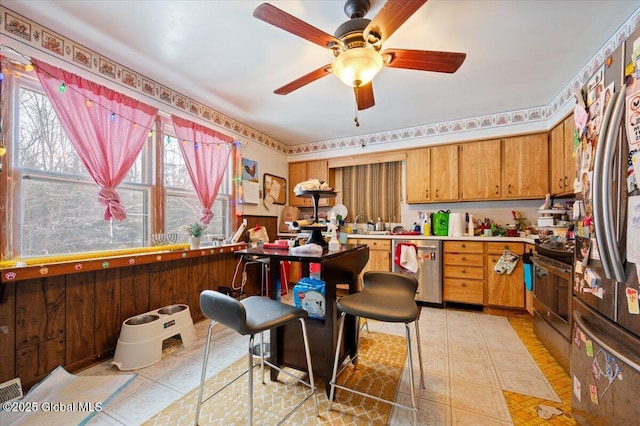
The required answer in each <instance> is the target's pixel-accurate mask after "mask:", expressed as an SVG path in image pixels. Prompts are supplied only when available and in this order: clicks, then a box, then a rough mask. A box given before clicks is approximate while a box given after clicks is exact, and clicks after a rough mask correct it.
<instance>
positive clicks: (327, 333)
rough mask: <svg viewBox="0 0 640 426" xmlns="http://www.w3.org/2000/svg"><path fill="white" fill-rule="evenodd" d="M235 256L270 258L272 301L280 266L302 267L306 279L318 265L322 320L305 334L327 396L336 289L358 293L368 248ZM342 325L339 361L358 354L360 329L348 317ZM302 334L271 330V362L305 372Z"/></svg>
mask: <svg viewBox="0 0 640 426" xmlns="http://www.w3.org/2000/svg"><path fill="white" fill-rule="evenodd" d="M235 253H236V255H238V256H246V257H259V258H269V287H270V288H269V294H270V295H271V298H272V299H278V298H279V297H280V292H279V291H278V290H277V288H276V286H277V280H278V278H279V274H280V262H282V261H290V262H300V263H302V275H303V276H305V277H306V276H309V266H310V264H312V263H318V264H320V279H322V280H323V281H325V282H326V289H325V303H326V306H325V319H324V320H317V319H311V318H309V319H307V332H308V337H309V346H310V350H311V360H312V363H313V371H314V374H315V375H318V376H322V377H324V378H325V383H326V385H327V386H326V389H327V392H328V389H329V381H330V380H331V372H332V369H333V360H334V355H335V352H336V344H337V340H338V321H337V319H338V312H337V311H336V285H338V284H348V288H349V290H348V291H349V293H355V292H357V291H358V274H360V272H361V271H362V269H363V268H364V266H365V265H366V263H367V261H368V260H369V248H368V247H367V246H366V245H355V244H344V245H342V247H341V248H340V250H337V251H331V252H329V251H327V250H326V248H325V249H324V250H323V252H322V254H318V255H311V254H304V255H294V254H291V253H290V251H289V250H287V249H285V250H278V249H264V248H261V247H256V248H247V249H244V250H238V251H236V252H235ZM345 321H346V322H345V329H344V333H345V335H344V342H343V348H342V350H341V351H340V359H341V361H342V360H344V359H345V357H346V356H351V357H353V356H355V355H356V353H357V350H358V349H357V338H358V334H357V333H358V331H359V327H358V326H357V324H356V321H355V319H354V318H352V317H347V318H346V320H345ZM301 334H302V331H301V329H300V326H299V325H297V324H291V325H285V326H283V327H279V328H277V329H275V330H272V331H271V353H270V355H271V361H272V362H274V363H275V364H277V365H280V366H287V367H292V368H295V369H298V370H301V371H306V369H307V366H306V360H305V355H304V347H303V345H302V335H301ZM277 373H278V372H277V371H272V373H271V379H272V380H275V379H276V377H277Z"/></svg>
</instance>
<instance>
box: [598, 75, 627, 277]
mask: <svg viewBox="0 0 640 426" xmlns="http://www.w3.org/2000/svg"><path fill="white" fill-rule="evenodd" d="M625 89H626V86H625V85H624V84H623V85H622V87H621V88H620V93H619V95H618V97H617V98H616V99H615V101H614V106H613V111H612V112H611V120H610V121H609V125H608V126H607V142H606V144H605V149H604V164H603V165H604V168H603V170H602V172H603V173H602V176H601V177H602V181H601V182H600V185H602V194H603V196H604V198H603V200H602V212H603V219H604V222H605V223H604V230H605V240H606V243H605V244H606V248H607V251H608V252H609V260H610V262H611V271H612V275H613V276H611V277H609V278H614V279H615V280H616V281H618V282H624V281H625V274H624V267H623V265H622V260H621V259H620V250H619V249H618V243H617V237H616V228H615V227H616V223H617V222H616V219H615V217H614V214H613V204H614V202H613V194H612V186H611V182H613V181H614V179H612V177H613V170H614V167H613V166H614V158H615V153H616V147H617V145H618V143H617V142H618V141H617V137H618V131H619V130H620V126H622V117H623V115H624V110H625V101H626V96H625V92H626V90H625ZM621 191H624V189H621Z"/></svg>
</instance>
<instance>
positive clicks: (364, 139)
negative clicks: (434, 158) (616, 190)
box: [0, 6, 640, 155]
mask: <svg viewBox="0 0 640 426" xmlns="http://www.w3.org/2000/svg"><path fill="white" fill-rule="evenodd" d="M0 12H1V13H0V34H5V35H6V36H8V37H10V38H13V39H15V40H18V41H19V42H21V43H27V44H29V45H30V46H31V47H33V48H35V49H38V50H40V51H48V52H51V53H52V54H54V55H58V56H59V57H60V58H61V59H63V60H65V61H67V62H69V63H74V64H77V65H79V66H83V67H86V68H87V69H88V70H89V71H90V72H92V73H94V74H96V75H100V76H102V77H104V78H106V79H108V80H111V81H113V82H114V83H116V84H119V85H122V86H125V87H127V88H128V89H131V90H134V91H137V92H139V93H141V94H143V95H145V96H148V97H151V98H153V99H155V100H156V101H159V102H161V103H163V104H166V105H169V106H171V107H174V108H177V109H179V110H182V111H183V112H185V113H187V114H190V115H193V116H196V117H198V118H200V119H202V120H205V121H208V122H210V123H212V124H215V125H216V126H219V127H221V128H224V129H228V130H230V131H232V132H234V133H236V134H238V135H240V136H243V137H245V138H247V139H249V140H251V141H253V142H257V143H259V144H262V145H264V146H266V147H269V148H272V149H274V150H276V151H278V152H281V153H283V154H286V155H296V154H307V153H313V152H321V151H327V150H335V149H341V148H352V147H360V146H362V145H363V143H365V144H367V145H374V144H385V143H394V142H397V141H401V140H404V141H406V140H411V139H417V138H429V137H435V136H442V135H450V134H456V133H462V132H468V131H475V130H481V129H489V128H499V127H506V126H511V125H514V124H526V123H532V122H540V121H546V120H547V119H549V118H550V117H552V116H553V115H554V114H555V113H556V112H557V111H559V110H560V109H561V108H562V107H564V106H565V105H566V104H567V103H568V102H572V101H573V96H574V93H575V90H576V89H579V88H581V87H582V86H583V85H584V84H585V83H586V82H587V80H588V79H589V77H591V76H592V75H593V74H594V73H595V72H596V70H597V69H598V68H599V67H600V66H602V64H603V63H604V61H605V60H606V58H607V57H609V56H610V55H611V54H612V53H613V51H614V50H615V49H617V48H618V46H620V45H621V44H622V43H623V42H624V41H625V40H626V39H627V38H628V37H629V36H630V35H631V33H632V32H633V31H635V30H636V29H637V28H638V27H639V26H640V8H638V9H636V10H635V11H634V13H633V14H632V15H631V16H630V17H629V18H628V19H627V20H626V21H625V22H624V23H623V24H622V25H621V26H620V28H619V29H618V31H617V32H616V33H615V34H613V35H612V36H611V38H610V39H609V40H608V41H607V42H606V43H604V45H603V47H602V48H601V49H600V50H599V51H598V52H597V53H596V54H595V55H594V56H593V57H592V58H591V60H590V61H589V62H588V64H587V65H585V66H584V67H583V68H582V70H581V71H580V72H579V73H578V74H577V75H576V76H575V77H574V78H573V79H572V80H571V81H570V82H569V83H568V84H567V85H566V86H565V88H564V89H562V90H561V91H560V93H559V94H558V95H556V97H555V98H554V99H553V100H552V101H551V102H550V103H549V105H547V106H538V107H531V108H527V109H524V110H518V111H510V112H499V113H495V114H488V115H484V116H481V117H472V118H466V119H456V120H453V121H447V122H442V123H433V124H424V125H420V126H416V127H407V128H402V129H397V130H390V131H384V132H379V133H369V134H363V135H357V136H351V137H347V138H339V139H331V140H327V141H319V142H312V143H307V144H300V145H294V146H287V145H284V144H283V143H281V142H279V141H277V140H275V139H273V138H271V137H269V136H267V135H265V134H263V133H261V132H259V131H257V130H255V129H252V128H251V127H248V126H246V125H244V124H242V123H240V122H239V121H237V120H234V119H233V118H231V117H228V116H226V115H224V114H222V113H220V112H218V111H216V110H214V109H213V108H211V107H209V106H207V105H204V104H202V103H200V102H197V101H195V100H193V99H190V98H188V97H187V96H184V95H183V94H181V93H179V92H176V91H175V90H172V89H170V88H168V87H165V86H163V85H161V84H160V83H157V82H155V81H153V80H151V79H150V78H148V77H145V76H144V75H141V74H139V73H137V72H135V71H133V70H131V69H129V68H126V67H125V66H123V65H120V64H118V63H116V62H114V61H112V60H110V59H108V58H106V57H104V56H102V55H100V54H99V53H97V52H94V51H92V50H89V49H87V48H86V47H84V46H82V45H80V44H78V43H76V42H74V41H72V40H69V39H67V38H65V37H63V36H61V35H59V34H57V33H54V32H52V31H50V30H49V29H47V28H44V27H42V26H40V25H39V24H37V23H35V22H33V21H31V20H29V19H27V18H25V17H23V16H21V15H19V14H17V13H14V12H12V11H11V10H9V9H6V8H4V7H2V6H0Z"/></svg>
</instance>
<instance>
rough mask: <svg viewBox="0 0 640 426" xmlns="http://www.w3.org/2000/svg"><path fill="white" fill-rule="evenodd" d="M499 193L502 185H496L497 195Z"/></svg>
mask: <svg viewBox="0 0 640 426" xmlns="http://www.w3.org/2000/svg"><path fill="white" fill-rule="evenodd" d="M498 193H500V187H499V186H498V185H496V195H498Z"/></svg>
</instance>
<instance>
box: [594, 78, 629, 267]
mask: <svg viewBox="0 0 640 426" xmlns="http://www.w3.org/2000/svg"><path fill="white" fill-rule="evenodd" d="M621 93H622V90H619V91H617V92H614V93H613V96H612V99H611V101H610V102H609V104H608V105H607V108H606V109H605V111H604V115H603V117H602V127H601V129H608V127H609V124H610V123H611V113H612V111H613V107H614V104H615V103H616V100H617V99H618V98H619V97H620V95H621ZM608 143H609V133H608V132H607V131H600V135H599V136H598V145H597V146H596V153H595V163H594V165H593V181H592V186H591V188H592V191H593V194H592V195H593V196H592V207H593V221H594V225H595V231H596V241H597V243H598V244H601V245H602V248H601V249H600V250H599V252H600V260H601V262H602V269H603V270H604V274H605V276H606V277H607V278H609V279H610V278H611V277H612V276H613V274H612V273H611V260H610V259H609V254H608V253H609V250H608V249H606V247H605V245H606V244H607V243H606V237H605V235H606V231H605V227H606V224H605V222H606V221H605V218H604V211H603V209H604V204H605V203H604V202H603V200H604V194H603V191H604V188H605V186H608V185H609V184H608V183H607V182H606V179H604V167H605V164H604V163H605V156H604V150H605V146H606V145H607V144H608Z"/></svg>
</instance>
